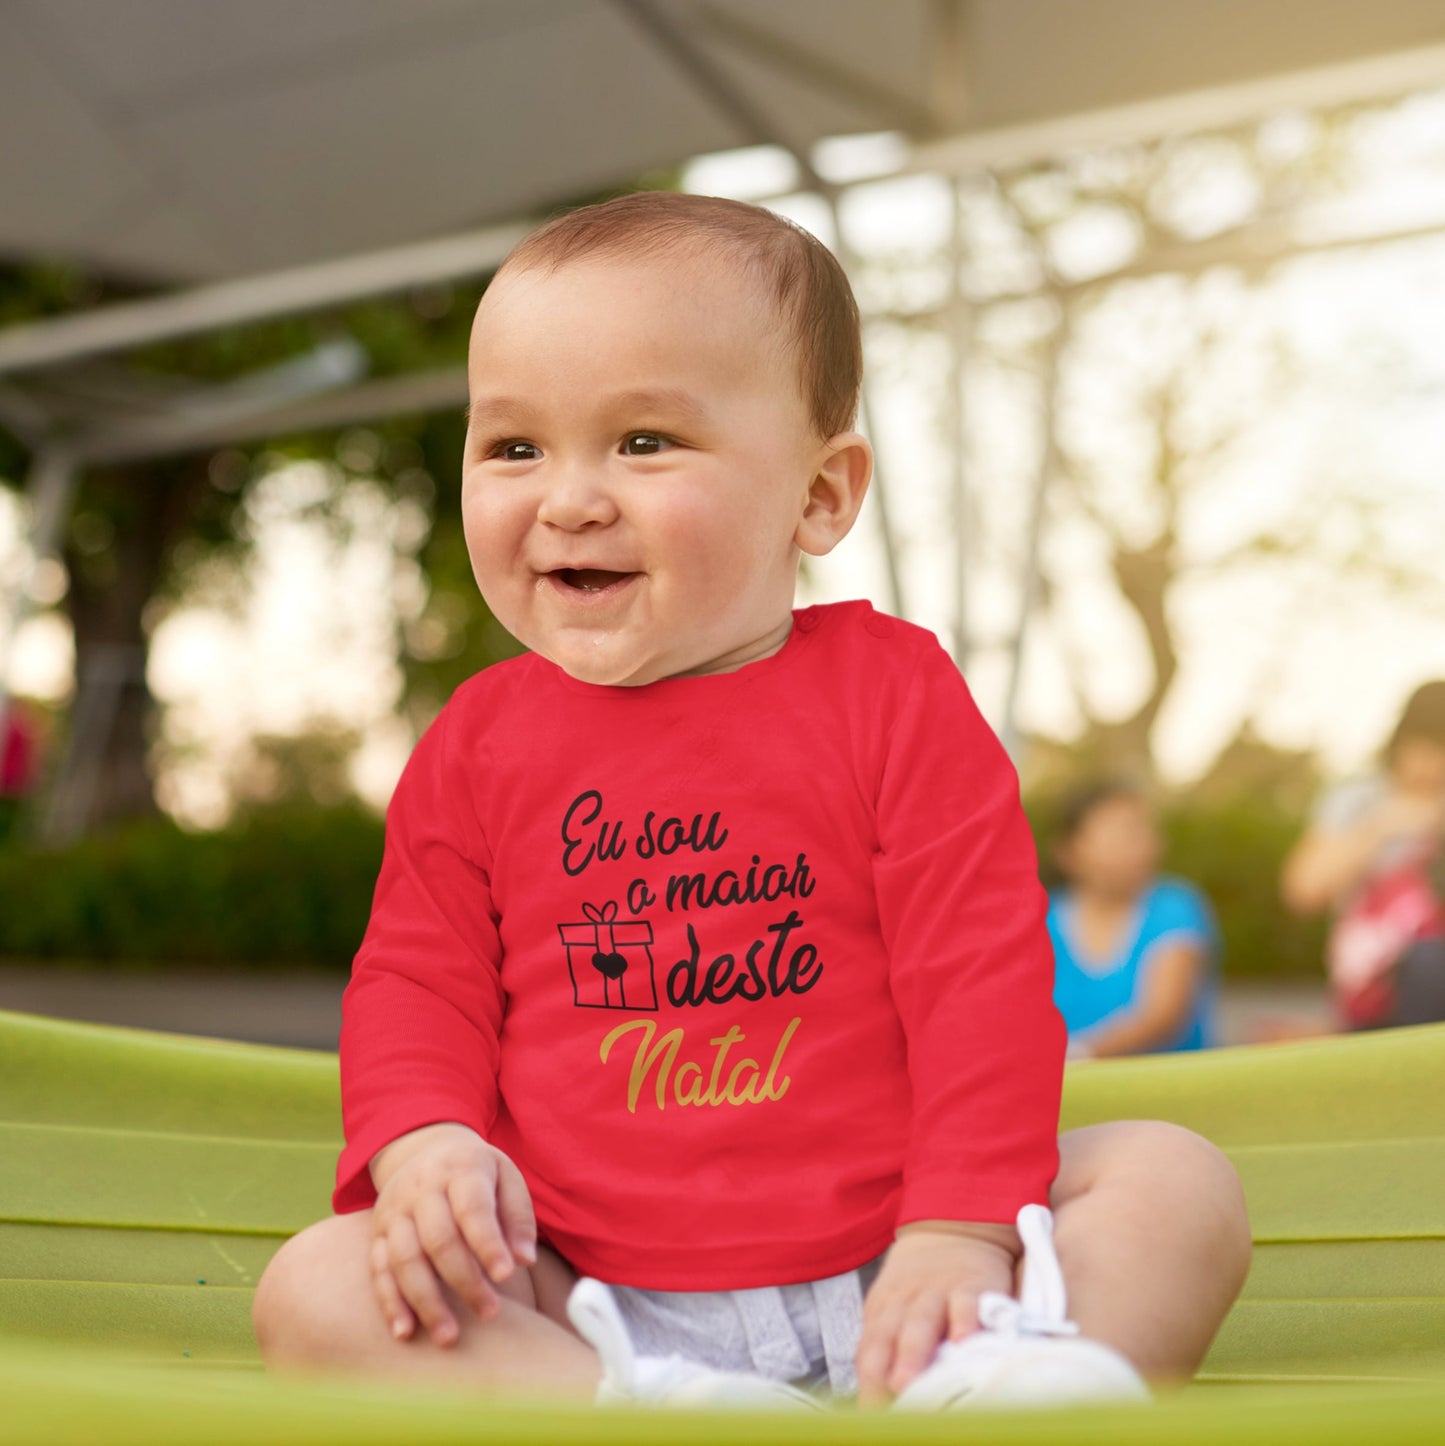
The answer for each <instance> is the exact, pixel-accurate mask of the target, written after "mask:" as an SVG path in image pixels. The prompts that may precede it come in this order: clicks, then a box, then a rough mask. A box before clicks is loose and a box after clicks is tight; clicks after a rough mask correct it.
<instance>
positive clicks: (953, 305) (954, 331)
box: [945, 176, 973, 672]
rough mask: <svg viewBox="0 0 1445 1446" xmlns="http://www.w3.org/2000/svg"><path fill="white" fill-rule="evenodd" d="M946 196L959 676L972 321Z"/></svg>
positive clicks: (953, 187) (953, 186)
mask: <svg viewBox="0 0 1445 1446" xmlns="http://www.w3.org/2000/svg"><path fill="white" fill-rule="evenodd" d="M948 195H949V200H950V202H951V203H952V208H953V225H952V228H951V231H950V235H949V251H948V264H949V273H950V275H949V293H948V313H947V317H946V319H945V330H946V331H947V334H948V380H947V386H948V402H947V406H946V409H945V416H946V423H947V436H948V440H949V446H950V450H951V452H952V457H951V459H950V460H951V461H952V464H953V468H952V470H953V498H952V501H953V589H954V591H953V661H954V662H955V663H957V664H958V667H959V671H960V672H963V671H965V670H966V669H967V667H968V654H969V644H970V641H971V640H970V638H969V607H968V531H969V528H968V463H967V460H966V456H965V448H966V443H967V438H968V423H967V414H966V411H965V408H964V385H965V381H966V376H965V372H966V368H967V360H966V358H967V355H968V351H969V340H970V334H971V331H972V323H973V317H972V314H971V310H970V307H969V304H968V298H967V296H966V295H965V294H964V289H963V263H964V245H963V198H962V196H961V195H960V194H959V183H958V177H957V176H950V177H949V180H948Z"/></svg>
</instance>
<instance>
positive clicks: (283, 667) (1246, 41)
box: [0, 0, 1445, 1048]
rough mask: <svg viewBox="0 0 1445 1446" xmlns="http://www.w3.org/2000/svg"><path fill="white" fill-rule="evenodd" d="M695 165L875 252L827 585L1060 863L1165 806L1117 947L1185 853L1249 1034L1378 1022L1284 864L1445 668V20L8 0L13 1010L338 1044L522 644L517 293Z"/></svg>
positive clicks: (722, 184)
mask: <svg viewBox="0 0 1445 1446" xmlns="http://www.w3.org/2000/svg"><path fill="white" fill-rule="evenodd" d="M659 187H671V188H680V189H685V190H692V191H700V192H709V193H714V194H724V195H731V196H736V197H739V198H743V199H747V200H752V201H757V202H760V203H762V204H765V205H767V206H770V207H773V208H775V209H777V210H778V211H780V212H782V213H784V214H786V215H788V216H790V217H792V218H793V219H795V220H797V221H798V222H800V223H801V224H803V225H805V226H807V227H808V228H809V229H811V230H813V231H814V232H815V233H816V234H817V235H819V236H820V237H821V238H822V239H823V240H824V241H825V242H826V243H827V244H828V245H829V246H831V247H833V248H834V250H835V251H836V252H837V254H838V255H839V256H840V258H841V259H842V260H843V261H844V263H845V265H846V266H847V268H848V270H849V272H850V274H851V276H852V280H853V284H854V287H855V290H856V292H857V295H858V298H859V302H860V305H861V307H862V310H863V313H864V318H865V347H866V353H867V371H868V378H869V380H868V384H867V391H866V397H865V412H864V425H865V428H866V430H867V431H868V432H869V433H870V435H871V437H872V438H873V440H874V442H875V446H876V448H877V452H878V458H879V469H878V474H877V477H876V479H875V482H874V485H873V487H872V489H871V491H870V493H869V498H868V501H867V504H866V505H865V509H864V512H863V515H862V517H861V519H860V521H859V524H858V526H857V528H856V529H855V531H854V533H853V534H852V535H851V536H850V537H849V538H848V539H847V540H846V542H845V543H844V544H843V545H842V546H841V547H839V548H838V549H837V550H836V551H835V552H834V553H833V554H831V555H830V556H828V557H827V558H823V559H811V558H809V559H805V562H806V567H805V570H804V573H803V576H802V579H801V582H800V589H799V597H798V603H799V605H800V606H801V605H806V604H808V603H813V602H822V601H831V600H835V599H841V598H847V597H858V596H866V597H868V598H870V599H871V600H872V601H873V602H874V604H875V605H876V606H878V607H880V608H882V609H884V610H886V611H889V612H894V613H897V614H899V615H901V616H905V617H908V618H911V619H913V620H914V621H916V622H919V623H922V624H924V625H926V626H928V627H930V628H932V629H934V630H935V631H936V632H937V634H938V635H939V637H940V638H941V639H942V640H943V641H944V642H945V644H946V645H947V646H948V647H949V648H950V649H951V650H952V652H953V654H954V656H955V658H956V659H957V661H958V663H959V665H960V667H961V668H962V669H963V670H964V672H965V675H966V676H967V678H968V679H969V682H970V685H971V687H972V688H973V690H974V692H975V694H976V696H977V697H978V699H979V701H980V703H981V704H982V706H983V708H984V711H985V713H986V714H987V715H988V717H989V719H990V721H991V722H992V723H993V724H994V726H995V727H996V728H997V730H998V731H999V732H1000V734H1001V736H1003V738H1004V739H1005V741H1006V743H1007V744H1008V746H1009V748H1010V750H1011V752H1012V753H1013V755H1014V757H1015V759H1016V761H1017V763H1018V767H1019V770H1020V776H1021V780H1022V784H1023V788H1024V794H1025V802H1026V805H1027V807H1028V809H1029V811H1030V815H1031V818H1032V819H1033V820H1034V822H1035V825H1036V829H1037V832H1038V837H1039V842H1040V850H1041V857H1042V858H1043V860H1044V862H1045V865H1046V867H1048V868H1050V869H1051V871H1053V872H1055V873H1056V874H1057V877H1056V878H1055V880H1054V882H1055V887H1056V888H1057V889H1063V888H1065V887H1067V885H1068V883H1069V881H1070V880H1071V879H1072V882H1073V883H1074V884H1075V885H1076V886H1079V887H1080V888H1082V885H1081V884H1080V878H1081V877H1082V876H1081V873H1080V871H1081V870H1083V869H1084V868H1085V864H1084V863H1082V862H1080V860H1079V858H1078V857H1077V856H1076V857H1075V859H1074V864H1073V872H1072V873H1070V872H1069V870H1067V869H1061V868H1058V867H1056V866H1057V865H1059V862H1060V852H1059V849H1058V847H1057V845H1058V843H1059V840H1060V839H1061V838H1062V837H1063V836H1064V835H1065V834H1068V833H1069V830H1070V829H1071V828H1073V827H1074V826H1075V825H1076V824H1077V823H1078V819H1077V817H1076V816H1075V815H1077V808H1076V807H1075V808H1074V812H1073V813H1070V812H1069V810H1070V807H1071V805H1070V802H1069V801H1070V799H1071V798H1073V801H1074V804H1075V805H1077V803H1078V798H1077V790H1078V789H1079V787H1080V786H1081V785H1089V784H1090V783H1096V784H1097V783H1099V782H1100V781H1103V783H1104V784H1105V785H1106V786H1105V787H1104V793H1105V794H1108V792H1109V788H1110V787H1117V788H1118V789H1123V790H1124V791H1125V792H1127V793H1129V794H1130V795H1131V796H1133V797H1136V798H1137V799H1139V800H1142V801H1143V802H1144V803H1145V804H1146V805H1147V809H1146V812H1147V819H1146V820H1145V825H1147V827H1148V828H1153V829H1155V830H1156V839H1155V843H1157V848H1155V849H1154V852H1153V853H1151V852H1150V849H1151V848H1152V847H1153V845H1152V844H1149V843H1148V841H1147V840H1146V842H1145V843H1144V844H1142V845H1140V847H1141V848H1142V849H1143V853H1144V854H1145V855H1147V856H1148V857H1147V862H1148V867H1147V868H1144V869H1143V870H1142V872H1139V871H1138V870H1136V872H1138V873H1139V876H1138V878H1137V879H1135V880H1134V882H1133V884H1132V885H1128V881H1127V880H1126V881H1125V882H1123V883H1118V882H1116V883H1115V885H1114V886H1113V892H1112V894H1110V892H1109V888H1108V887H1107V885H1108V879H1107V878H1105V880H1104V885H1101V886H1100V888H1101V889H1102V892H1099V891H1098V890H1096V893H1098V898H1099V899H1102V900H1104V903H1102V904H1101V905H1100V906H1099V909H1098V910H1097V913H1098V918H1099V919H1100V920H1102V924H1101V925H1100V927H1101V928H1103V929H1104V934H1105V935H1108V933H1109V927H1108V926H1109V921H1110V919H1114V920H1115V921H1116V922H1118V924H1119V931H1121V932H1118V935H1117V938H1114V937H1113V936H1110V937H1109V938H1104V940H1103V943H1102V944H1100V945H1099V947H1098V948H1095V949H1094V950H1093V953H1094V955H1095V963H1096V965H1098V966H1099V968H1097V969H1096V970H1095V971H1094V972H1095V973H1098V972H1100V971H1101V970H1102V961H1103V960H1104V959H1105V957H1106V956H1108V955H1109V954H1110V950H1111V949H1112V948H1113V945H1114V944H1115V943H1117V942H1118V939H1122V938H1125V936H1126V935H1128V934H1129V929H1130V927H1131V925H1130V924H1129V920H1130V919H1131V918H1134V917H1135V916H1134V915H1132V914H1130V913H1129V910H1130V909H1134V908H1142V907H1143V905H1142V904H1141V903H1140V902H1139V901H1140V898H1141V897H1142V894H1141V891H1142V890H1143V889H1144V887H1145V883H1146V880H1147V878H1149V877H1153V876H1155V875H1156V874H1157V873H1158V872H1159V871H1160V870H1163V871H1165V872H1166V873H1167V875H1168V876H1170V877H1172V878H1178V879H1184V880H1188V881H1189V882H1190V885H1191V887H1192V888H1193V889H1194V890H1195V891H1196V897H1197V899H1199V900H1202V901H1204V903H1203V904H1202V905H1201V909H1202V913H1201V914H1200V920H1202V922H1197V928H1196V931H1195V933H1194V934H1190V932H1189V931H1190V928H1191V927H1195V926H1188V925H1179V926H1177V927H1176V930H1175V934H1174V935H1173V936H1171V937H1185V936H1188V937H1194V938H1197V939H1199V940H1200V941H1205V940H1206V939H1207V940H1208V944H1207V947H1205V946H1204V943H1203V942H1201V951H1202V955H1201V957H1202V956H1203V955H1207V959H1203V962H1198V961H1197V968H1198V969H1200V970H1203V971H1204V972H1205V974H1208V975H1209V977H1210V978H1212V979H1214V981H1215V982H1216V983H1218V984H1219V985H1220V988H1219V989H1218V991H1217V995H1216V996H1215V997H1214V998H1213V999H1212V1000H1211V1001H1210V1008H1211V1009H1214V1010H1216V1011H1217V1021H1216V1022H1217V1028H1216V1029H1215V1030H1214V1032H1213V1034H1212V1035H1211V1038H1212V1039H1214V1040H1217V1041H1225V1042H1263V1041H1268V1040H1270V1039H1274V1038H1280V1037H1289V1036H1292V1035H1297V1034H1301V1033H1310V1032H1321V1031H1325V1030H1329V1029H1334V1028H1339V1027H1342V1026H1343V1025H1344V1024H1345V1023H1347V1022H1348V1021H1346V1020H1344V1019H1342V1018H1341V1016H1340V1012H1339V1009H1338V1007H1337V1001H1335V1002H1334V1003H1332V1000H1331V997H1330V993H1329V988H1328V983H1327V970H1326V951H1327V937H1328V931H1329V929H1330V927H1331V919H1332V918H1333V919H1334V920H1335V921H1336V922H1337V921H1338V919H1339V916H1340V912H1341V910H1342V909H1343V908H1345V907H1346V906H1347V905H1348V902H1349V897H1350V894H1351V891H1350V890H1349V889H1346V888H1344V887H1343V886H1341V887H1339V888H1336V889H1333V890H1323V891H1320V890H1315V891H1314V892H1313V893H1312V891H1311V890H1310V889H1309V888H1303V887H1302V888H1300V889H1297V890H1295V891H1294V893H1293V896H1292V898H1291V902H1290V904H1289V906H1288V907H1287V906H1286V899H1285V896H1286V895H1289V894H1290V891H1289V890H1288V889H1285V890H1284V891H1283V893H1282V887H1281V880H1282V877H1283V874H1284V871H1285V870H1286V861H1287V858H1288V856H1289V855H1290V853H1291V850H1292V849H1295V848H1296V846H1297V845H1298V843H1299V841H1300V839H1301V837H1302V836H1305V835H1307V834H1308V833H1309V830H1310V829H1311V827H1317V826H1318V825H1319V820H1320V817H1321V815H1320V809H1321V806H1322V805H1321V801H1322V800H1328V799H1335V800H1338V799H1339V798H1340V797H1341V796H1342V795H1341V793H1340V787H1339V785H1340V782H1341V780H1344V781H1346V782H1348V781H1349V780H1352V779H1355V780H1365V781H1367V782H1368V781H1369V780H1371V779H1373V780H1376V781H1378V780H1379V779H1380V778H1381V777H1382V776H1383V775H1385V774H1387V773H1388V772H1389V768H1390V766H1391V759H1390V758H1389V757H1385V756H1384V755H1383V754H1382V750H1384V749H1385V747H1386V745H1387V743H1388V742H1389V741H1390V739H1391V738H1392V736H1393V732H1394V730H1395V726H1396V722H1397V720H1398V719H1399V718H1400V716H1401V713H1402V709H1404V708H1405V706H1406V703H1407V700H1408V699H1409V698H1410V697H1411V695H1412V694H1413V693H1414V692H1415V690H1416V689H1417V688H1418V687H1419V686H1420V685H1421V684H1422V683H1427V682H1429V681H1430V680H1431V679H1435V678H1440V677H1445V563H1442V557H1445V7H1442V6H1441V5H1440V4H1439V3H1438V0H1375V3H1373V4H1371V5H1369V6H1362V5H1359V4H1358V3H1356V0H1247V3H1246V0H1175V3H1170V4H1167V5H1165V4H1158V3H1153V0H827V3H824V0H765V3H764V0H752V3H749V0H528V3H523V0H365V3H361V0H286V3H284V4H283V3H280V0H251V3H248V4H247V5H244V6H239V5H231V6H218V5H209V6H203V5H195V4H192V3H188V0H108V3H101V0H5V3H0V1008H12V1009H22V1010H35V1011H38V1012H44V1013H55V1014H62V1015H71V1016H74V1017H78V1018H90V1019H101V1020H109V1021H115V1022H120V1023H128V1024H138V1025H146V1026H150V1027H160V1028H172V1029H180V1030H183V1031H187V1032H195V1033H204V1034H216V1035H227V1036H234V1037H241V1038H254V1039H261V1040H269V1041H274V1042H280V1043H297V1044H304V1045H309V1046H313V1047H323V1048H329V1047H334V1044H335V1038H336V1029H337V1022H338V1017H337V1001H338V997H339V993H340V990H341V988H342V987H343V985H344V983H345V979H346V973H347V970H348V968H349V965H350V961H351V957H352V954H353V953H354V951H355V949H356V947H357V945H358V943H359V942H360V939H361V935H362V932H363V930H364V928H365V924H366V918H367V913H368V909H369V906H370V902H371V892H372V888H373V886H374V883H375V877H376V870H377V867H378V865H379V862H380V857H381V846H382V812H383V810H384V808H385V805H386V802H387V799H388V798H389V796H390V792H391V788H392V786H393V784H394V783H395V780H396V777H397V775H398V774H399V772H400V770H401V767H402V764H403V762H404V761H405V759H406V757H407V754H408V751H409V750H410V748H411V746H412V745H413V743H414V742H415V740H416V738H417V737H418V735H419V734H420V732H421V730H422V729H423V728H424V727H425V726H426V725H427V723H428V722H429V721H430V720H431V718H432V717H433V716H434V715H435V713H436V711H437V710H438V709H439V708H440V706H441V705H442V704H443V703H444V702H445V700H446V699H447V697H448V696H449V694H450V692H451V690H452V689H453V688H454V687H455V686H456V685H457V684H458V683H460V682H461V681H462V680H463V679H465V678H467V677H468V676H470V675H471V674H473V673H475V672H476V671H477V670H478V669H481V668H484V667H486V666H488V665H489V664H490V663H492V662H495V661H497V660H499V659H501V658H505V657H507V656H510V655H512V654H513V653H515V652H517V651H518V646H517V644H516V643H515V642H514V640H513V639H511V638H510V637H509V636H508V635H507V634H506V632H505V631H504V630H503V629H502V628H501V627H500V626H499V624H497V622H496V621H495V620H494V619H493V618H491V617H490V616H489V614H488V612H487V610H486V608H485V605H484V604H483V601H482V599H481V597H480V595H479V593H478V591H477V589H476V586H475V583H474V582H473V579H472V576H471V571H470V566H469V563H468V559H467V555H466V550H465V546H464V543H463V539H462V534H461V528H460V519H459V500H458V499H459V455H460V448H461V442H462V437H463V430H464V428H463V423H462V417H461V413H462V407H463V405H464V403H465V400H466V384H465V373H464V361H465V348H466V339H467V332H468V327H469V323H470V319H471V315H472V311H473V309H474V307H475V304H476V300H477V298H478V296H479V295H480V292H481V290H482V289H483V288H484V287H485V284H486V281H487V277H488V275H489V273H490V271H491V270H492V269H493V268H494V267H495V266H496V265H497V263H498V262H499V261H500V259H501V257H502V256H503V255H504V254H505V252H506V251H507V249H508V248H509V246H510V245H511V244H512V242H513V241H514V240H515V239H516V238H517V237H518V236H519V235H520V234H521V233H522V232H523V231H525V230H526V229H528V227H529V226H530V225H532V224H535V222H536V221H537V220H539V219H541V218H543V217H545V216H547V215H549V214H552V213H554V212H555V211H557V210H559V209H562V208H565V207H567V206H571V205H576V204H581V203H584V202H587V201H590V200H595V199H600V198H602V197H605V196H608V195H613V194H616V193H618V192H620V191H624V190H629V189H637V188H659ZM1428 731H1429V730H1428V729H1427V730H1426V732H1427V734H1428ZM1441 748H1442V750H1445V733H1442V741H1441ZM1427 762H1428V760H1427ZM1431 786H1432V785H1430V784H1429V781H1428V780H1426V782H1425V784H1424V785H1422V787H1423V788H1424V789H1425V790H1426V791H1427V792H1428V790H1429V788H1430V787H1431ZM1440 787H1441V789H1442V790H1445V783H1442V784H1441V785H1440ZM1441 797H1442V801H1445V792H1442V794H1441ZM1326 811H1327V812H1328V809H1327V810H1326ZM1365 813H1366V814H1368V813H1369V809H1368V807H1367V808H1366V809H1365ZM1342 817H1343V815H1340V814H1339V809H1338V807H1336V808H1335V810H1334V815H1333V816H1332V817H1331V819H1330V820H1327V821H1329V822H1332V823H1338V822H1340V819H1341V818H1342ZM1442 818H1445V815H1442ZM1070 820H1072V822H1070ZM1345 821H1346V822H1349V821H1350V820H1345ZM1146 831H1147V830H1146ZM1106 872H1107V871H1106ZM1126 872H1127V870H1126ZM1090 879H1092V880H1093V882H1094V883H1096V884H1097V883H1098V878H1097V877H1096V876H1095V875H1090ZM1350 882H1351V883H1352V884H1356V883H1358V880H1351V881H1350ZM1126 885H1127V886H1126ZM1131 888H1132V892H1131ZM1111 901H1112V902H1111ZM1126 905H1127V907H1126ZM1080 908H1081V909H1082V908H1083V906H1082V905H1080ZM1085 912H1087V911H1085ZM1081 917H1083V916H1082V915H1081ZM1060 927H1061V928H1063V927H1064V926H1063V925H1062V924H1061V925H1060ZM1078 927H1079V928H1081V929H1082V928H1083V927H1084V925H1083V924H1082V923H1080V924H1079V925H1078ZM1060 937H1061V938H1062V937H1063V935H1062V934H1061V935H1060ZM1101 937H1103V936H1101ZM1111 939H1112V942H1111ZM1126 942H1127V940H1126ZM1082 952H1085V953H1087V952H1088V951H1087V950H1083V951H1082ZM1125 952H1127V949H1126V950H1125ZM1137 962H1138V961H1137V960H1136V963H1137ZM1211 971H1212V972H1211ZM1088 972H1089V971H1088V969H1087V968H1086V970H1085V973H1088ZM1199 977H1203V975H1201V976H1199ZM1201 1007H1202V1006H1201ZM1357 1022H1358V1021H1357ZM1160 1039H1161V1040H1163V1036H1161V1037H1160ZM1157 1043H1159V1041H1156V1044H1157ZM1134 1047H1153V1046H1151V1045H1149V1043H1148V1041H1147V1040H1144V1041H1141V1040H1139V1039H1136V1040H1135V1046H1134ZM1160 1047H1172V1046H1170V1045H1169V1044H1168V1041H1164V1043H1163V1044H1161V1045H1160Z"/></svg>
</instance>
